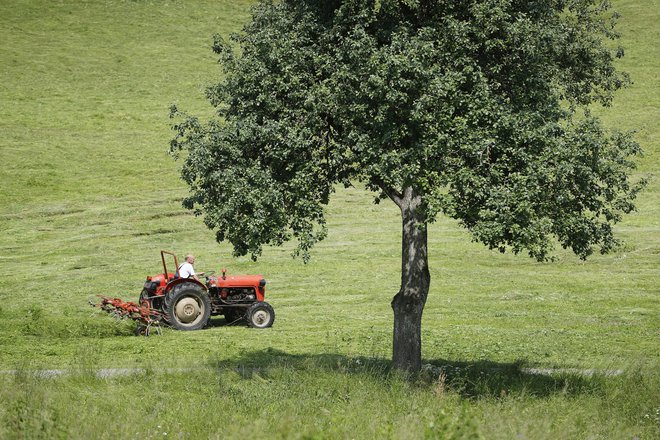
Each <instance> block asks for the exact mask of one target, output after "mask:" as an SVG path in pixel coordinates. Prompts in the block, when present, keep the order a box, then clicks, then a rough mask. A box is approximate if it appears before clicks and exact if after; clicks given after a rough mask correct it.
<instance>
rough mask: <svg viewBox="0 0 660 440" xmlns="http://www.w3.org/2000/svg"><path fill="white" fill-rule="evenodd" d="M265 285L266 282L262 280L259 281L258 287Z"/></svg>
mask: <svg viewBox="0 0 660 440" xmlns="http://www.w3.org/2000/svg"><path fill="white" fill-rule="evenodd" d="M265 285H266V280H265V279H264V278H262V279H261V281H259V287H264V286H265Z"/></svg>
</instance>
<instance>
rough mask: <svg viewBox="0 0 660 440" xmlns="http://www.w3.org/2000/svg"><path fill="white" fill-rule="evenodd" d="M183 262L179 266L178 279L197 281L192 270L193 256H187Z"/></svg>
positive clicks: (202, 274)
mask: <svg viewBox="0 0 660 440" xmlns="http://www.w3.org/2000/svg"><path fill="white" fill-rule="evenodd" d="M184 260H185V261H184V262H183V263H181V265H180V266H179V278H194V279H196V280H197V281H199V278H197V274H195V269H194V268H193V264H194V263H195V256H194V255H193V254H188V255H186V257H185V258H184ZM200 275H201V276H204V273H200Z"/></svg>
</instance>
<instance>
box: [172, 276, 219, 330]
mask: <svg viewBox="0 0 660 440" xmlns="http://www.w3.org/2000/svg"><path fill="white" fill-rule="evenodd" d="M165 308H166V310H165V314H166V315H167V322H168V323H169V324H170V325H171V326H172V327H174V328H175V329H177V330H199V329H201V328H202V327H204V326H205V325H206V323H207V321H208V320H209V317H210V316H211V300H210V299H209V296H208V295H207V294H206V292H204V290H202V288H201V287H199V286H197V285H195V284H192V283H184V284H179V285H178V286H175V287H174V288H173V289H172V290H171V291H170V292H169V293H168V294H167V298H166V307H165Z"/></svg>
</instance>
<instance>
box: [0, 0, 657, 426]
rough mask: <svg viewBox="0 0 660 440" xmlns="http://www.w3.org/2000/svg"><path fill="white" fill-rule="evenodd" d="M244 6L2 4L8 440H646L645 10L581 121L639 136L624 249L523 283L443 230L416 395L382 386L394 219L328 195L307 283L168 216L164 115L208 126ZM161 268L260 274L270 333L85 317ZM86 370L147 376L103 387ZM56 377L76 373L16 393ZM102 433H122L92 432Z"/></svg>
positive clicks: (562, 259)
mask: <svg viewBox="0 0 660 440" xmlns="http://www.w3.org/2000/svg"><path fill="white" fill-rule="evenodd" d="M250 4H251V2H247V1H197V2H194V4H192V2H180V1H168V2H155V1H129V0H126V1H119V0H114V1H85V2H82V1H81V2H77V1H68V2H67V1H63V2H50V1H29V2H23V1H15V0H5V1H3V2H1V3H0V60H2V65H1V67H0V102H1V103H2V106H0V133H2V136H1V137H0V162H1V163H2V170H1V171H0V176H1V182H2V185H1V187H0V231H1V232H0V263H1V264H0V300H1V302H0V370H5V372H4V373H3V374H2V375H0V383H2V386H1V387H0V390H1V391H0V401H2V402H3V403H2V404H0V420H1V421H0V438H40V437H44V438H58V437H61V438H90V437H97V438H117V437H120V438H134V437H138V436H140V437H149V438H152V437H160V438H165V437H172V436H179V437H182V438H212V437H214V436H215V437H217V438H224V437H225V436H227V437H230V438H234V437H239V436H245V435H259V436H260V437H266V438H351V437H357V438H377V437H386V438H421V437H425V436H426V437H428V438H444V437H449V436H450V435H453V436H454V438H475V437H479V436H481V437H483V438H489V439H491V438H512V437H515V436H517V435H521V436H522V437H523V438H585V437H591V438H633V436H638V437H639V438H653V437H656V438H657V437H658V436H659V435H660V418H659V417H660V416H659V415H658V410H659V409H658V408H659V407H660V400H659V398H658V395H657V389H659V387H658V382H659V379H660V374H659V373H658V371H659V370H658V366H659V360H660V359H659V353H660V344H659V340H658V328H659V327H660V319H659V318H660V313H659V312H660V308H659V304H658V293H660V292H659V290H660V289H658V281H657V280H658V276H659V275H660V269H659V268H660V258H659V255H660V179H659V178H660V124H659V123H658V121H660V78H659V77H658V74H657V72H658V71H659V70H660V47H659V46H660V45H659V44H658V42H659V41H660V38H659V37H660V35H659V32H660V31H659V30H658V27H657V23H658V22H659V21H660V5H659V4H658V1H657V0H645V1H632V0H626V1H623V0H621V1H615V2H614V6H615V8H616V9H617V10H619V11H620V12H621V14H622V19H621V23H620V27H619V30H620V31H621V33H622V40H621V43H622V45H623V46H624V47H625V49H626V56H625V57H624V58H623V59H622V60H621V62H620V67H621V69H623V70H625V71H628V72H629V73H630V75H631V77H632V78H633V80H634V84H633V85H632V86H630V87H629V88H628V89H625V90H623V91H621V92H620V93H618V94H617V96H616V98H615V101H614V105H613V106H612V107H611V108H608V109H602V110H597V111H598V112H599V113H600V114H601V115H602V116H603V119H604V120H605V121H606V122H607V123H608V124H610V125H611V126H614V127H619V128H621V129H625V130H628V129H634V130H637V131H638V135H637V139H638V140H639V142H640V143H641V144H642V146H643V148H644V150H645V156H644V157H643V158H642V159H641V160H640V163H639V170H638V171H639V173H638V174H639V176H642V175H644V176H650V177H652V180H651V183H650V185H649V187H648V188H647V190H646V191H645V192H644V193H643V194H642V195H641V197H640V199H639V203H638V212H636V213H634V214H633V215H631V216H629V217H627V218H626V219H625V220H624V221H623V222H622V223H621V224H620V225H619V226H618V227H617V231H618V233H619V235H620V237H621V238H623V239H624V240H625V241H626V245H625V247H623V248H622V249H620V250H619V251H618V252H616V253H614V254H611V255H607V256H595V257H594V258H592V259H590V260H589V261H587V262H586V263H584V262H581V261H579V260H578V259H577V258H576V257H574V256H572V255H571V254H569V253H565V252H562V251H560V252H559V253H558V261H557V262H555V263H551V264H539V263H536V262H534V261H532V260H529V259H528V258H526V257H524V256H512V255H500V254H499V253H497V252H491V251H488V250H487V249H486V248H484V247H483V246H480V245H478V244H475V243H471V242H470V239H469V236H468V234H467V233H466V232H465V231H463V230H461V229H460V228H459V227H458V225H457V224H455V223H454V222H452V221H450V220H447V219H441V220H440V221H438V222H437V223H436V224H434V225H433V226H432V228H431V230H430V253H431V255H430V265H431V271H432V272H431V275H432V286H431V293H430V295H429V302H428V303H427V306H426V309H425V314H424V327H423V344H424V345H423V356H424V359H425V362H427V363H429V364H431V365H432V366H433V367H432V368H430V370H429V371H430V373H429V374H428V377H422V378H418V379H416V380H415V381H412V382H411V381H409V380H406V379H405V378H401V377H398V376H396V375H393V374H391V373H389V372H388V370H387V359H389V357H390V350H391V325H392V324H391V321H392V317H391V309H390V306H389V301H390V300H391V297H392V295H393V294H394V293H396V290H397V289H398V282H399V278H400V275H399V264H400V255H399V253H400V243H399V236H400V231H399V229H400V221H399V217H398V212H397V211H396V209H395V208H394V206H393V205H391V204H381V205H373V204H372V203H371V196H370V194H368V193H367V192H365V191H364V190H362V189H361V188H359V187H358V188H354V189H349V190H343V189H341V190H338V192H337V194H336V195H335V197H334V199H333V201H332V203H331V205H330V206H329V208H328V221H329V228H330V235H329V237H328V238H327V239H326V240H325V241H324V242H323V243H321V245H319V246H318V248H317V249H316V250H315V251H314V252H313V255H312V261H311V262H310V264H307V265H303V264H302V261H300V260H294V259H292V258H291V257H290V254H291V250H292V249H291V247H287V246H285V247H284V248H277V249H268V250H266V251H265V252H264V255H263V257H262V259H260V260H259V261H258V262H256V263H255V262H252V261H250V260H249V259H246V258H233V257H232V256H231V249H230V248H229V246H228V245H226V244H220V245H218V244H217V243H216V242H215V241H214V235H213V233H212V232H211V231H209V230H208V229H206V228H205V227H204V225H203V223H202V221H201V219H199V218H196V217H194V216H192V215H191V214H190V213H189V212H187V211H185V210H184V209H183V208H182V207H181V199H182V198H183V197H184V196H185V194H186V188H185V186H184V184H183V183H182V182H181V181H180V179H179V176H178V167H179V164H177V163H176V162H174V161H173V160H172V158H171V157H169V156H168V154H167V149H168V144H169V140H170V138H171V137H172V132H171V130H170V128H169V125H170V120H169V119H168V108H169V106H170V104H172V103H176V104H177V105H178V106H179V107H180V108H182V109H185V110H188V111H190V112H191V113H194V114H209V115H210V114H211V108H210V106H209V105H208V104H207V103H206V102H205V100H204V97H203V90H204V87H205V85H206V84H208V83H210V82H212V81H213V79H214V78H215V77H216V75H218V69H217V66H216V59H215V56H214V54H213V53H212V52H211V50H210V45H211V35H212V34H214V33H220V34H223V35H227V34H228V33H230V32H232V31H236V30H238V29H240V26H241V24H242V23H243V22H245V21H246V20H247V19H248V17H249V6H250ZM160 249H169V250H173V251H175V252H177V253H179V254H184V253H186V252H194V253H195V254H196V255H197V267H198V269H201V270H210V269H213V270H218V269H220V268H221V267H227V268H228V269H229V271H230V273H260V274H263V275H264V276H265V277H266V278H267V279H268V281H269V284H268V288H269V290H268V299H269V301H270V302H271V303H272V304H273V306H274V307H275V311H276V314H277V318H276V322H275V326H274V327H273V328H272V329H269V330H265V331H255V330H249V329H247V328H243V327H236V326H233V327H225V326H223V323H224V321H223V318H218V319H217V320H215V321H214V325H212V326H211V328H209V329H206V330H203V331H199V332H194V333H184V332H174V331H171V330H165V331H164V332H163V335H161V336H155V337H151V338H136V337H133V336H132V333H131V331H132V328H131V327H130V325H128V324H126V323H124V324H119V325H116V324H114V323H113V321H112V320H111V319H110V318H109V317H107V316H100V315H97V314H94V315H92V316H90V314H91V313H92V312H93V310H92V309H91V308H90V307H89V306H88V305H87V301H88V299H94V297H95V295H97V294H105V295H113V296H115V295H116V296H122V297H125V298H127V299H135V298H136V297H137V294H138V293H139V291H140V289H141V285H142V282H143V280H144V277H145V276H146V275H150V274H154V273H156V272H158V270H159V267H160V260H159V254H158V252H159V250H160ZM101 368H140V369H144V370H145V371H146V372H144V371H142V370H141V371H142V372H139V373H136V374H135V375H132V376H128V377H119V378H108V379H98V378H97V377H96V376H95V375H94V374H93V372H94V371H97V370H98V369H101ZM165 368H170V369H173V370H169V371H168V370H164V369H165ZM530 368H537V369H558V370H557V371H558V373H557V374H554V375H550V376H548V375H539V374H533V373H530V372H529V371H530V370H529V369H530ZM48 369H64V370H67V371H73V372H74V373H75V374H71V375H70V376H66V377H63V378H55V379H39V378H33V377H32V376H30V374H29V372H30V371H32V370H48ZM191 369H192V370H194V371H193V372H191V371H190V370H191ZM440 369H442V372H441V373H440V371H441V370H440ZM8 370H17V371H18V374H8V373H6V371H8ZM576 371H577V373H576ZM583 371H590V372H593V371H596V374H595V375H593V376H584V375H583V374H581V373H580V372H583ZM611 371H617V372H618V371H622V372H623V374H620V375H616V376H608V375H607V374H605V373H606V372H611ZM598 372H600V374H599V373H598ZM80 402H83V405H81V406H79V405H80ZM227 405H229V406H230V407H231V411H232V414H231V417H230V422H228V421H227V417H228V416H227V415H226V414H223V411H226V406H227ZM110 414H113V416H112V418H113V419H116V420H115V421H116V423H108V424H107V425H105V424H104V425H103V426H100V427H99V426H97V425H95V424H94V423H92V421H94V420H98V419H99V418H102V417H106V416H108V415H110ZM80 420H86V421H88V422H89V425H88V424H80V423H79V421H80ZM135 420H139V423H138V424H137V425H133V422H134V421H135ZM164 432H167V433H168V434H167V435H165V434H163V433H164Z"/></svg>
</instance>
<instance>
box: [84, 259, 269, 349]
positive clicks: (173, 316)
mask: <svg viewBox="0 0 660 440" xmlns="http://www.w3.org/2000/svg"><path fill="white" fill-rule="evenodd" d="M160 256H161V260H162V262H163V273H159V274H156V275H153V276H148V277H147V279H146V281H145V282H144V286H143V289H142V292H141V293H140V296H139V299H138V302H132V301H123V300H121V299H119V298H112V297H108V296H100V298H101V301H100V302H99V303H97V304H94V303H92V305H93V306H95V307H98V308H100V309H101V310H103V311H105V312H108V313H110V314H111V315H113V316H114V317H115V318H116V319H117V320H121V319H131V320H134V321H136V322H137V324H138V327H137V330H136V334H143V335H145V336H148V335H149V334H150V333H151V331H152V329H155V330H156V331H157V332H160V326H161V324H163V325H168V326H170V327H172V328H174V329H177V330H199V329H201V328H203V327H204V326H206V325H207V324H208V322H209V319H210V318H211V316H218V315H224V317H225V320H226V321H227V322H228V323H235V322H247V324H248V325H249V326H250V327H253V328H267V327H270V326H272V325H273V322H274V320H275V311H274V310H273V308H272V306H271V305H270V304H268V303H267V302H266V301H265V295H266V280H265V279H264V277H263V276H261V275H239V276H227V271H226V269H223V270H222V275H221V276H213V275H214V273H215V272H208V273H206V274H204V273H201V274H199V275H200V276H201V277H202V278H204V279H205V282H201V281H198V280H197V279H195V278H181V277H179V275H178V270H177V269H176V268H178V267H179V262H178V259H177V257H176V255H175V254H174V253H172V252H168V251H161V252H160ZM168 259H169V260H170V261H172V260H173V262H174V268H175V270H173V271H168V267H167V260H168Z"/></svg>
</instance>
